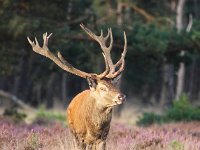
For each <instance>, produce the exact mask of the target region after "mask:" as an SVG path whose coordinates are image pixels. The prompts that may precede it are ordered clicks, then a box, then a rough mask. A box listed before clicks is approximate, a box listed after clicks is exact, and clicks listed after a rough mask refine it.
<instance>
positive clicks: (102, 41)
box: [80, 24, 127, 78]
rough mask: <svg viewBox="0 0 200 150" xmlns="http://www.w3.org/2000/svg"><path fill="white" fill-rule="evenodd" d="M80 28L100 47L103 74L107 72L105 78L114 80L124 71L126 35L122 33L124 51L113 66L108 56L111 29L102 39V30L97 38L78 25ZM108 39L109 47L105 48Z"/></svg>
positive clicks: (111, 39) (111, 37)
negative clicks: (102, 58) (104, 67)
mask: <svg viewBox="0 0 200 150" xmlns="http://www.w3.org/2000/svg"><path fill="white" fill-rule="evenodd" d="M80 26H81V28H82V29H83V30H84V31H85V32H86V33H87V34H88V35H89V36H90V37H91V38H93V39H94V40H96V41H97V42H98V43H99V45H100V46H101V49H102V50H103V53H102V54H103V56H104V59H105V64H106V70H105V72H108V74H106V76H105V77H107V78H115V77H116V76H118V75H119V74H121V72H122V71H123V70H124V67H125V61H124V58H125V56H126V52H127V39H126V33H125V32H124V50H123V52H122V54H121V58H120V59H119V61H118V62H117V63H116V64H113V62H112V58H111V54H110V52H111V49H112V46H113V36H112V30H111V28H108V34H107V35H106V36H105V37H104V36H103V31H102V30H101V34H100V36H97V35H95V34H94V33H93V32H92V31H91V30H90V29H88V28H87V27H85V26H84V25H83V24H80ZM109 37H110V45H109V46H108V47H107V46H106V42H107V40H108V38H109ZM120 65H121V66H120ZM119 66H120V67H119ZM117 67H119V69H118V70H117V71H116V68H117ZM105 72H104V73H105Z"/></svg>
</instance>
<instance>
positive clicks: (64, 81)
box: [61, 73, 67, 103]
mask: <svg viewBox="0 0 200 150" xmlns="http://www.w3.org/2000/svg"><path fill="white" fill-rule="evenodd" d="M61 87H62V89H61V91H62V98H61V100H62V102H63V103H65V102H67V74H66V73H62V80H61Z"/></svg>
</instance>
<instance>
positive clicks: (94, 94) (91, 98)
mask: <svg viewBox="0 0 200 150" xmlns="http://www.w3.org/2000/svg"><path fill="white" fill-rule="evenodd" d="M104 85H105V87H107V90H108V91H107V93H106V94H104V95H103V97H102V98H101V96H102V95H101V94H102V93H103V92H102V91H100V89H102V87H101V86H104ZM119 94H120V92H119V90H118V89H117V88H116V87H115V86H114V85H112V84H111V83H109V82H107V81H101V84H100V85H99V87H98V85H97V87H96V89H95V90H94V89H90V90H85V91H83V92H81V93H79V94H78V95H77V96H76V97H75V98H74V99H73V100H72V102H71V103H70V105H69V107H68V109H67V116H68V122H69V128H70V130H71V131H72V133H73V134H74V136H75V138H76V141H77V144H78V145H79V146H80V147H81V148H82V149H95V150H96V149H102V150H104V149H105V147H106V138H107V135H108V132H109V129H110V122H111V118H112V107H113V106H114V105H117V103H116V101H115V99H116V98H115V97H117V96H118V95H119ZM99 97H100V99H99ZM104 97H105V98H104ZM107 97H109V98H107ZM101 103H102V104H101Z"/></svg>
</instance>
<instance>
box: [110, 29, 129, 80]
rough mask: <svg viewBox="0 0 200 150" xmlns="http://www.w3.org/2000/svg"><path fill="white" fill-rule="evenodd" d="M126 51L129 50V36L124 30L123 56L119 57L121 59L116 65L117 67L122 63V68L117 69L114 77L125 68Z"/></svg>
mask: <svg viewBox="0 0 200 150" xmlns="http://www.w3.org/2000/svg"><path fill="white" fill-rule="evenodd" d="M126 52H127V38H126V33H125V32H124V50H123V52H122V54H121V58H120V59H119V61H118V62H117V63H116V64H115V65H114V66H115V68H116V67H118V66H119V65H120V64H121V66H120V68H119V70H118V71H116V72H115V73H114V74H113V77H116V76H118V75H119V74H120V73H121V72H122V71H123V70H124V67H125V60H124V58H125V56H126Z"/></svg>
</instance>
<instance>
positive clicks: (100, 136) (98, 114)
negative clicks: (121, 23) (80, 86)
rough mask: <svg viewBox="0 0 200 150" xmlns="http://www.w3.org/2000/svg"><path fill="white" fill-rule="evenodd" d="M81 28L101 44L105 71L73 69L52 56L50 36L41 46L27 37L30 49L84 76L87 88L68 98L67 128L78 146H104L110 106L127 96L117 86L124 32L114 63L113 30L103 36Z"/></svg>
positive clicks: (124, 50)
mask: <svg viewBox="0 0 200 150" xmlns="http://www.w3.org/2000/svg"><path fill="white" fill-rule="evenodd" d="M80 26H81V28H82V29H83V30H84V31H85V32H86V33H87V34H88V35H89V36H90V37H91V38H92V39H94V40H95V41H97V42H98V43H99V44H100V47H101V49H102V51H103V52H102V54H103V57H104V60H105V71H104V72H103V73H101V74H95V73H86V72H83V71H81V70H79V69H76V68H74V67H73V66H72V65H71V64H69V63H68V62H67V61H66V60H65V59H64V58H63V57H62V55H61V54H60V53H59V52H58V55H57V56H55V55H54V54H53V53H51V51H49V48H48V40H49V38H50V36H51V34H50V35H47V33H45V34H44V35H43V40H44V41H43V47H40V46H39V44H38V41H37V39H36V38H35V42H34V41H31V40H30V39H29V38H28V41H29V43H30V44H31V46H32V48H33V51H35V52H36V53H38V54H40V55H43V56H45V57H48V58H49V59H51V60H52V61H53V62H54V63H56V64H57V65H58V66H59V67H61V68H62V69H63V70H65V71H67V72H70V73H72V74H75V75H77V76H79V77H82V78H86V79H87V81H88V84H89V88H90V89H88V90H85V91H83V92H81V93H79V94H78V95H77V96H75V98H74V99H73V100H72V101H71V103H70V105H69V107H68V109H67V118H68V122H69V127H70V130H71V132H72V133H73V135H74V136H75V139H76V142H77V144H78V146H79V147H80V148H81V149H102V150H105V149H106V138H107V135H108V132H109V129H110V122H111V118H112V108H113V106H115V105H119V104H122V103H123V102H124V101H125V99H126V96H125V95H124V94H122V93H121V92H120V90H119V88H118V86H117V83H118V80H119V78H120V77H121V73H122V71H123V70H124V66H125V61H124V58H125V55H126V52H127V39H126V34H125V32H124V43H125V44H124V49H123V52H122V54H121V58H120V59H119V60H118V61H117V62H116V63H115V64H114V63H113V61H112V59H111V54H110V51H111V49H112V46H113V36H112V30H111V29H110V28H109V29H108V34H107V35H106V36H105V37H104V36H103V32H102V30H101V35H100V36H97V35H95V34H94V33H93V32H92V31H91V30H90V29H88V28H86V27H85V26H84V25H83V24H81V25H80ZM109 37H110V44H109V46H106V41H107V40H108V38H109Z"/></svg>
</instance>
